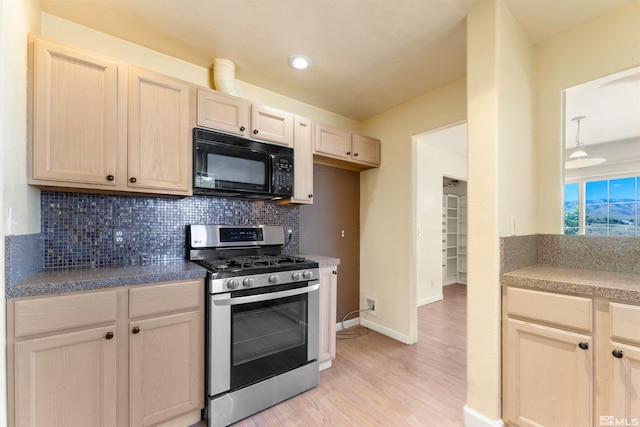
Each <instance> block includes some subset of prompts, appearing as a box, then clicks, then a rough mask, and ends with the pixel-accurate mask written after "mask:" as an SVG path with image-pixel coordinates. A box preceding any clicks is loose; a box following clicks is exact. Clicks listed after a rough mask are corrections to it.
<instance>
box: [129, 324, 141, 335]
mask: <svg viewBox="0 0 640 427" xmlns="http://www.w3.org/2000/svg"><path fill="white" fill-rule="evenodd" d="M131 332H132V333H133V334H137V333H139V332H140V328H139V327H137V326H134V327H133V329H132V330H131Z"/></svg>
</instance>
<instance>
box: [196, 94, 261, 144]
mask: <svg viewBox="0 0 640 427" xmlns="http://www.w3.org/2000/svg"><path fill="white" fill-rule="evenodd" d="M197 97H198V108H197V116H196V120H197V123H198V126H202V127H206V128H211V129H215V130H219V131H222V132H227V133H233V134H236V135H240V136H244V137H247V136H249V105H250V104H249V102H248V101H246V100H244V99H242V98H238V97H237V96H232V95H227V94H224V93H221V92H216V91H213V90H205V89H198V95H197Z"/></svg>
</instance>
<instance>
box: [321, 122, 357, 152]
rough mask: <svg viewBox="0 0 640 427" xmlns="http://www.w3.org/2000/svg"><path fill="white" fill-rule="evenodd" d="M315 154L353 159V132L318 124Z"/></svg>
mask: <svg viewBox="0 0 640 427" xmlns="http://www.w3.org/2000/svg"><path fill="white" fill-rule="evenodd" d="M315 153H319V154H329V155H330V156H333V157H337V158H341V159H347V160H350V159H351V132H347V131H344V130H341V129H336V128H332V127H331V126H327V125H323V124H320V123H318V124H316V145H315Z"/></svg>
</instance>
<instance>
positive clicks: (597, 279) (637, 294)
mask: <svg viewBox="0 0 640 427" xmlns="http://www.w3.org/2000/svg"><path fill="white" fill-rule="evenodd" d="M501 282H502V284H503V285H507V286H519V287H526V288H531V289H538V290H544V291H550V292H560V293H566V294H570V295H577V296H584V297H602V298H608V299H610V300H617V301H624V302H631V303H640V274H634V273H619V272H613V271H603V270H592V269H586V268H572V267H559V266H554V265H546V264H534V265H530V266H527V267H524V268H520V269H517V270H514V271H510V272H508V273H505V274H503V275H502V278H501Z"/></svg>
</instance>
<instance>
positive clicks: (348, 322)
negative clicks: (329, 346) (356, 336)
mask: <svg viewBox="0 0 640 427" xmlns="http://www.w3.org/2000/svg"><path fill="white" fill-rule="evenodd" d="M359 324H360V318H359V317H356V318H354V319H349V320H345V321H344V328H343V327H342V322H338V323H336V332H338V331H341V330H343V329H346V328H350V327H352V326H357V325H359Z"/></svg>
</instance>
